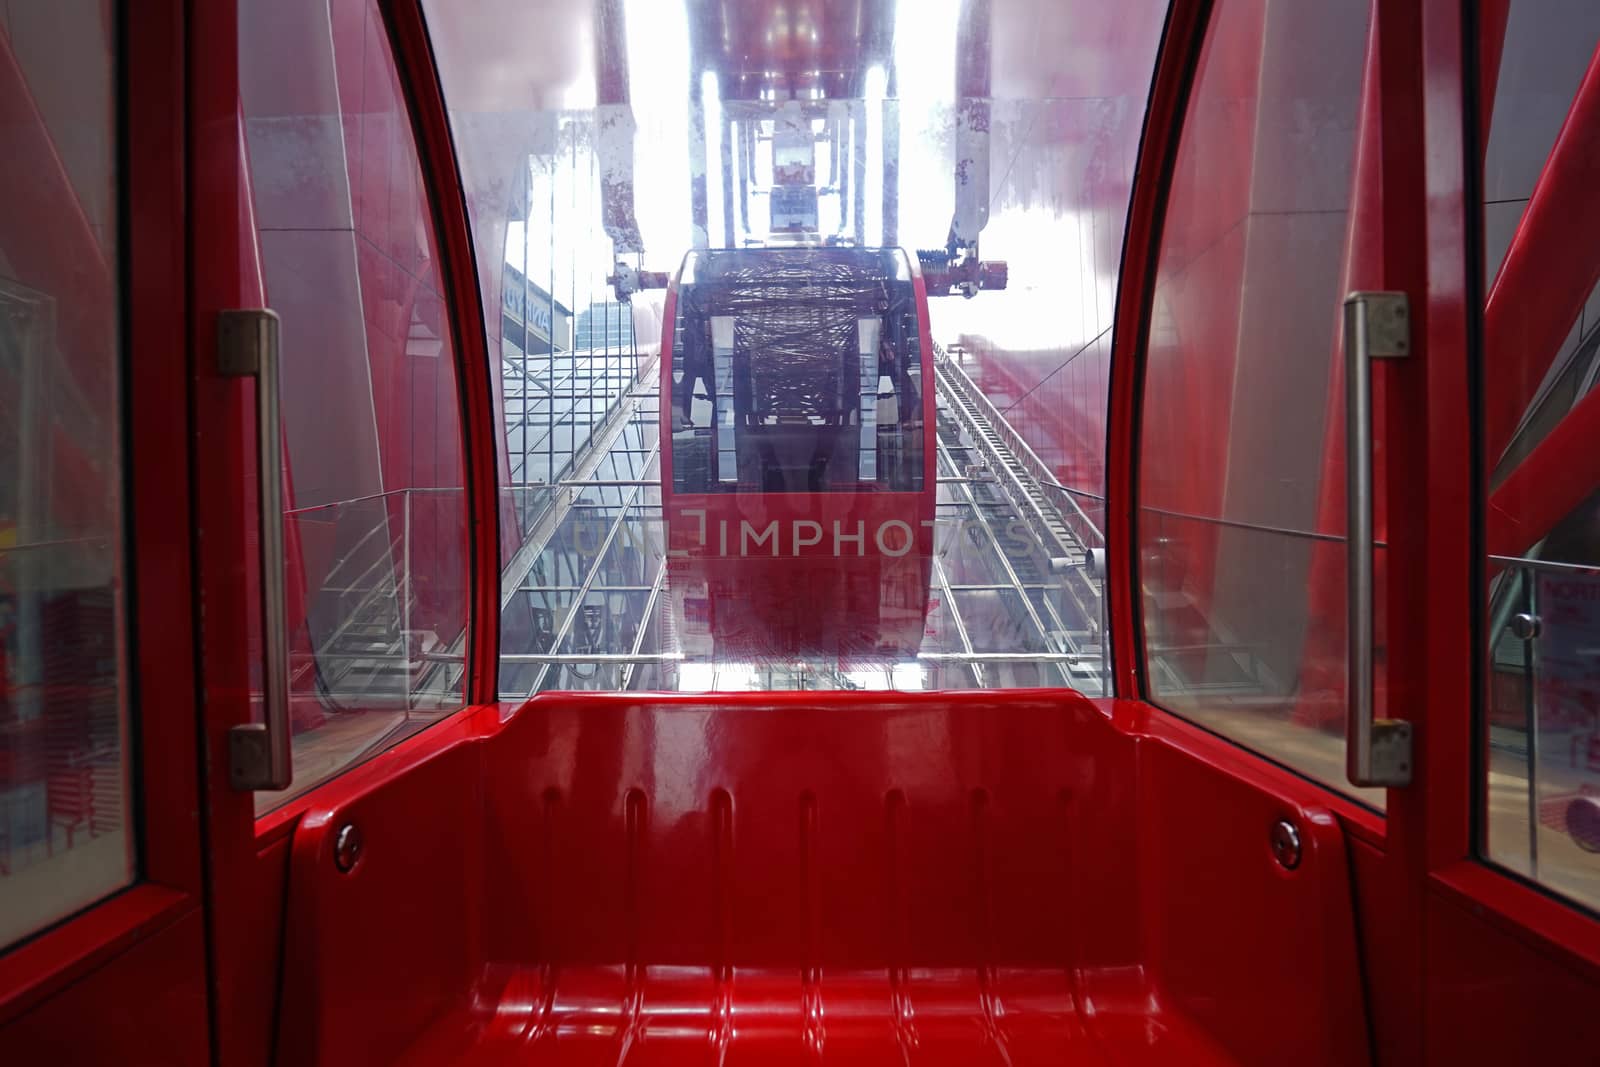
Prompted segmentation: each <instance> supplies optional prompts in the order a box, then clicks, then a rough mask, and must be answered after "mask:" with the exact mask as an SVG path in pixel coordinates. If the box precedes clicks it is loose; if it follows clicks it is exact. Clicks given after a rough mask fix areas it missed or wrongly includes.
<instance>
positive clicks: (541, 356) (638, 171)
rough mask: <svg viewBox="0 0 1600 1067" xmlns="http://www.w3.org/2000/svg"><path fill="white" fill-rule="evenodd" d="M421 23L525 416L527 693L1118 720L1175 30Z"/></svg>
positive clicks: (493, 8) (514, 395) (1144, 9)
mask: <svg viewBox="0 0 1600 1067" xmlns="http://www.w3.org/2000/svg"><path fill="white" fill-rule="evenodd" d="M423 6H424V9H425V10H426V11H427V12H428V14H429V16H430V22H431V27H430V29H431V35H432V39H433V45H434V50H435V54H436V55H437V56H438V60H439V67H440V75H441V81H442V83H443V86H444V89H445V95H446V98H447V101H448V103H449V105H450V111H451V124H452V130H453V133H454V136H455V144H456V149H457V154H458V158H459V159H460V161H461V168H462V175H463V183H464V187H465V193H466V200H467V205H468V208H469V211H470V212H471V215H472V224H473V234H474V239H475V243H476V248H475V254H476V259H477V266H478V278H479V283H480V285H481V286H482V287H483V295H484V306H485V309H486V318H485V322H484V326H485V328H486V331H487V334H488V341H489V349H490V352H491V353H492V354H493V356H494V358H496V359H497V360H498V370H497V373H496V374H495V375H494V376H493V377H494V378H495V379H496V380H497V382H498V389H499V393H498V395H497V401H498V403H499V404H500V405H501V413H502V415H503V418H504V420H505V436H504V444H503V450H504V451H503V454H502V457H501V460H500V472H499V473H500V482H501V486H502V490H503V506H502V509H501V519H502V522H501V529H502V532H503V541H502V544H501V555H502V558H501V565H502V577H501V593H502V603H503V604H504V611H503V613H502V617H501V631H500V638H501V640H500V650H501V673H500V692H501V694H502V696H503V697H504V698H505V699H506V700H507V701H508V702H515V701H519V700H521V699H523V698H525V697H528V696H531V695H533V694H535V693H538V692H541V691H546V690H552V689H587V690H608V689H651V690H660V689H665V690H690V691H702V690H711V689H715V690H729V689H802V688H804V689H809V688H827V689H838V688H886V689H887V688H892V689H950V688H955V689H961V688H978V687H1000V686H1073V687H1077V688H1080V689H1084V690H1087V691H1089V692H1103V691H1104V687H1105V679H1106V677H1107V673H1106V669H1105V668H1106V662H1105V651H1106V645H1105V628H1104V625H1103V617H1102V604H1101V583H1102V579H1101V577H1100V575H1099V572H1098V570H1097V569H1096V567H1095V566H1094V563H1095V561H1096V560H1098V558H1099V553H1100V551H1101V550H1102V549H1103V547H1104V546H1103V539H1102V536H1101V531H1102V530H1103V529H1104V521H1103V497H1104V470H1105V464H1104V442H1105V411H1106V384H1107V374H1106V372H1107V364H1108V361H1109V358H1110V327H1111V320H1112V315H1113V307H1112V304H1113V297H1114V293H1115V290H1116V281H1117V270H1118V267H1119V261H1120V255H1121V244H1122V227H1123V222H1124V218H1125V216H1126V212H1127V196H1128V191H1129V188H1130V185H1131V181H1132V172H1131V165H1132V160H1133V158H1134V155H1135V150H1136V148H1137V142H1138V137H1139V128H1140V118H1141V116H1142V113H1143V107H1144V102H1145V99H1146V96H1147V95H1148V91H1149V80H1150V72H1151V68H1152V64H1153V60H1154V56H1155V49H1156V44H1157V40H1158V37H1159V35H1160V31H1161V25H1162V19H1163V16H1164V13H1165V3H1164V2H1162V0H1138V2H1133V3H1124V4H1119V5H1101V6H1100V8H1095V6H1094V5H1088V7H1084V8H1083V9H1081V10H1072V11H1068V10H1067V9H1066V8H1065V7H1064V6H1063V5H1051V4H1042V5H1040V4H1012V3H1003V4H1002V3H997V4H993V5H981V8H982V9H983V10H984V11H987V12H988V14H987V17H988V18H989V23H988V24H987V25H980V24H979V20H978V18H977V14H976V13H977V12H978V11H979V10H980V6H979V5H971V4H963V3H962V2H961V0H891V2H886V3H874V4H868V5H865V6H861V7H860V11H859V16H860V17H859V20H858V18H857V6H856V5H848V4H847V5H828V4H823V5H815V4H813V5H811V6H810V7H809V8H806V7H805V5H801V6H799V7H794V6H793V5H791V7H790V8H789V9H788V10H789V11H790V14H789V15H785V14H784V12H783V10H780V8H773V7H771V6H770V5H759V4H728V3H717V2H712V0H594V2H593V3H586V4H580V5H578V7H577V8H576V9H575V8H574V7H573V5H572V4H571V3H569V2H568V0H525V2H522V3H518V4H514V5H507V4H503V3H488V2H483V0H448V2H446V0H425V2H424V5H423ZM1080 7H1081V5H1080ZM991 8H992V10H990V9H991ZM1089 8H1094V10H1089ZM1102 9H1103V10H1102ZM575 10H577V11H581V12H584V13H586V15H587V17H585V15H580V16H578V17H574V15H573V13H574V11H575ZM964 11H965V12H968V13H969V14H970V15H971V17H968V18H966V19H965V20H964V19H963V12H964ZM469 12H470V15H469V14H468V13H469ZM819 57H825V61H822V60H820V59H819ZM980 241H981V244H980ZM669 284H670V285H671V286H672V288H671V289H669V288H668V287H669ZM980 289H981V290H982V291H979V290H980ZM924 293H925V294H926V297H925V296H924ZM669 294H670V295H669ZM963 294H965V295H970V296H972V299H962V295H963Z"/></svg>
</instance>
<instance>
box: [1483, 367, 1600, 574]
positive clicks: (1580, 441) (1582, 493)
mask: <svg viewBox="0 0 1600 1067" xmlns="http://www.w3.org/2000/svg"><path fill="white" fill-rule="evenodd" d="M1596 486H1600V391H1590V392H1589V393H1588V394H1586V395H1585V396H1584V398H1583V399H1582V400H1580V401H1578V403H1577V405H1576V406H1574V407H1573V409H1572V410H1571V411H1570V412H1568V413H1567V417H1566V418H1564V419H1562V420H1561V421H1560V422H1559V423H1557V424H1556V426H1555V429H1553V430H1551V431H1550V433H1549V435H1548V436H1547V437H1545V439H1544V440H1543V441H1540V442H1539V446H1538V447H1537V448H1535V449H1534V450H1533V451H1532V452H1531V453H1530V454H1529V455H1528V457H1527V458H1526V459H1524V460H1523V461H1522V462H1521V463H1520V464H1518V465H1517V468H1516V470H1514V471H1512V472H1511V475H1510V476H1509V477H1508V478H1506V480H1505V481H1504V482H1503V483H1502V484H1501V485H1500V488H1498V489H1496V490H1495V491H1494V495H1493V496H1492V497H1491V498H1490V501H1489V530H1488V539H1489V552H1490V553H1491V554H1493V555H1496V556H1522V555H1526V554H1527V552H1528V550H1529V549H1530V548H1532V547H1533V546H1534V545H1536V544H1538V543H1539V541H1541V540H1543V539H1544V537H1545V536H1546V535H1547V534H1549V532H1550V531H1551V530H1552V529H1553V528H1554V527H1555V525H1556V523H1558V522H1560V521H1561V520H1562V519H1564V518H1566V517H1567V516H1568V515H1569V514H1571V513H1572V510H1573V509H1574V508H1576V507H1577V506H1578V505H1579V504H1582V503H1583V502H1584V501H1585V500H1587V499H1588V498H1589V496H1590V495H1591V494H1592V493H1594V492H1595V487H1596Z"/></svg>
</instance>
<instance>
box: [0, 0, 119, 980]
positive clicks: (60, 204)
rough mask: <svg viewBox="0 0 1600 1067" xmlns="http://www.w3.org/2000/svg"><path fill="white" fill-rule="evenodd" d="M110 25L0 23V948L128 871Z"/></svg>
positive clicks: (88, 15) (25, 18) (104, 15)
mask: <svg viewBox="0 0 1600 1067" xmlns="http://www.w3.org/2000/svg"><path fill="white" fill-rule="evenodd" d="M110 17H111V16H110V14H109V11H108V9H107V8H106V7H105V6H104V5H74V6H73V7H72V8H71V10H61V11H57V10H55V9H54V7H53V6H52V5H34V6H30V7H28V8H25V9H24V8H19V9H18V10H17V11H15V12H14V13H13V14H12V16H11V17H10V18H8V19H4V20H0V57H3V59H4V61H5V62H7V63H13V62H14V63H15V69H16V70H17V71H18V72H19V73H20V74H21V82H20V84H17V83H12V84H11V86H10V87H9V88H7V89H5V90H0V96H4V97H5V98H4V100H3V103H4V104H5V105H6V106H5V111H6V115H7V118H6V120H5V124H4V133H3V139H4V143H5V149H4V151H5V152H6V154H7V156H8V157H9V158H8V159H7V162H6V166H7V167H9V168H12V170H13V171H14V173H16V174H20V175H24V176H25V178H26V181H27V182H28V183H29V188H28V195H27V197H26V198H19V199H11V200H7V201H6V202H4V203H0V224H3V225H0V952H3V951H4V950H5V949H6V947H7V946H9V945H10V944H12V943H13V942H15V941H17V940H18V939H20V938H23V937H27V936H28V935H30V934H32V933H34V932H36V931H38V930H40V929H42V928H43V927H45V926H47V925H49V924H50V923H53V922H55V921H57V920H59V919H62V918H64V917H66V916H68V915H70V914H72V913H73V912H75V911H78V910H79V909H81V908H84V907H86V906H88V905H90V904H93V903H94V902H95V901H97V900H99V899H100V898H102V897H104V896H106V895H108V894H110V893H112V892H114V891H115V890H117V889H119V888H121V887H122V886H125V885H127V884H128V883H129V882H130V881H132V879H133V877H134V862H135V861H134V857H135V840H134V833H133V831H134V824H133V819H132V811H131V809H130V806H129V792H128V790H129V781H128V766H129V764H128V736H127V735H128V698H129V694H128V691H127V687H126V683H125V664H126V661H127V648H126V632H127V629H126V625H127V624H126V619H127V604H126V600H125V589H126V585H125V581H124V569H123V568H124V560H123V536H124V514H125V511H124V504H123V499H122V492H121V483H122V472H123V466H122V447H121V442H122V424H121V419H120V417H119V404H120V399H121V398H120V389H119V381H120V378H121V365H122V364H121V358H120V347H119V345H120V340H119V337H118V313H119V309H120V307H121V291H120V286H121V279H120V277H119V275H118V271H117V267H116V264H117V240H116V234H117V218H116V213H115V206H114V205H115V203H116V189H117V180H118V176H117V173H116V170H115V158H116V136H115V131H116V128H117V126H116V110H115V98H114V95H113V89H112V75H113V72H114V70H115V66H114V64H113V61H112V55H111V51H110V42H111V41H112V40H113V39H114V34H113V32H112V25H111V23H110V21H109V19H110ZM67 62H70V64H71V67H72V70H73V72H74V76H75V77H74V79H73V81H72V82H70V83H67V82H63V80H62V79H61V78H60V77H59V76H58V75H57V71H59V69H60V68H61V66H62V64H64V63H67ZM8 93H9V94H15V93H20V94H21V96H22V99H20V100H18V99H13V98H12V97H10V96H5V94H8Z"/></svg>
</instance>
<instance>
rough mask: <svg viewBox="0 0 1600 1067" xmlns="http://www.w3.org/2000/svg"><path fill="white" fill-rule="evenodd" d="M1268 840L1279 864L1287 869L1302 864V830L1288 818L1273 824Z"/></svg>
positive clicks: (1289, 869) (1292, 868) (1290, 869)
mask: <svg viewBox="0 0 1600 1067" xmlns="http://www.w3.org/2000/svg"><path fill="white" fill-rule="evenodd" d="M1268 840H1269V842H1270V843H1271V845H1272V855H1273V858H1274V859H1276V860H1277V861H1278V866H1280V867H1282V868H1283V869H1284V870H1286V871H1292V870H1294V869H1295V868H1296V867H1298V866H1300V831H1299V830H1297V829H1296V828H1295V825H1294V823H1292V822H1290V821H1289V820H1288V819H1279V820H1278V821H1277V822H1275V823H1273V824H1272V834H1271V836H1270V838H1269V839H1268Z"/></svg>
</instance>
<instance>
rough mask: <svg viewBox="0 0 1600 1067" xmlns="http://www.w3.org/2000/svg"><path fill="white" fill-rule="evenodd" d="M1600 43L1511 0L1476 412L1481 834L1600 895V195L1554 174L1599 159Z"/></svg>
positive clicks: (1573, 24)
mask: <svg viewBox="0 0 1600 1067" xmlns="http://www.w3.org/2000/svg"><path fill="white" fill-rule="evenodd" d="M1597 42H1600V8H1596V7H1594V5H1586V4H1577V5H1571V6H1569V7H1564V8H1561V9H1560V10H1559V11H1545V12H1538V11H1534V10H1532V9H1531V8H1528V7H1526V6H1518V5H1512V10H1511V13H1510V15H1509V17H1508V19H1507V22H1506V25H1505V34H1504V41H1503V47H1502V51H1501V54H1500V55H1499V56H1498V64H1497V68H1496V69H1498V72H1499V77H1498V81H1497V83H1496V84H1493V85H1486V86H1485V87H1484V103H1483V107H1484V109H1485V112H1486V114H1487V115H1488V116H1489V117H1490V119H1491V124H1490V127H1489V136H1488V141H1487V144H1486V146H1485V153H1484V171H1483V177H1484V183H1483V189H1484V200H1485V202H1484V205H1483V223H1484V235H1485V245H1486V248H1485V252H1486V255H1485V261H1484V270H1485V275H1486V278H1487V280H1488V281H1489V282H1490V286H1489V290H1488V300H1487V303H1486V307H1485V309H1484V330H1483V339H1484V351H1483V360H1482V367H1483V375H1484V378H1483V388H1482V390H1481V391H1480V395H1481V397H1482V408H1481V410H1480V411H1479V412H1477V415H1478V419H1479V426H1478V428H1479V431H1480V432H1479V435H1478V440H1479V441H1481V442H1482V447H1483V450H1484V452H1483V456H1482V459H1483V469H1485V470H1486V471H1488V472H1489V473H1488V477H1487V486H1486V490H1487V496H1486V500H1487V504H1488V507H1487V508H1486V509H1485V512H1484V530H1483V533H1484V538H1485V540H1486V542H1487V545H1488V559H1487V561H1486V575H1487V578H1488V588H1487V592H1488V596H1487V602H1486V604H1485V605H1484V607H1485V609H1486V612H1487V638H1488V640H1487V648H1486V650H1485V651H1486V654H1487V660H1488V663H1487V666H1488V670H1487V671H1486V672H1485V678H1486V686H1485V692H1484V694H1483V702H1484V708H1485V716H1484V718H1485V722H1484V723H1483V729H1482V731H1481V733H1480V735H1479V738H1480V743H1482V744H1484V745H1486V746H1487V752H1486V754H1485V756H1484V759H1483V763H1482V765H1483V767H1484V769H1485V775H1486V782H1485V783H1484V784H1485V786H1486V788H1485V789H1484V791H1483V796H1484V798H1485V804H1486V808H1487V811H1486V812H1484V813H1483V814H1484V818H1483V819H1482V821H1481V825H1482V827H1483V841H1482V842H1481V844H1482V848H1483V850H1484V852H1485V853H1486V855H1487V856H1488V858H1489V859H1491V860H1493V861H1494V862H1496V863H1498V864H1500V865H1502V866H1504V867H1507V868H1509V869H1511V870H1514V871H1516V872H1518V873H1519V874H1522V875H1524V876H1526V877H1529V878H1533V879H1536V880H1537V881H1538V882H1540V883H1541V884H1543V885H1544V886H1545V887H1547V888H1549V889H1551V890H1553V891H1555V892H1557V893H1560V894H1563V895H1565V896H1567V897H1569V898H1571V899H1573V900H1575V901H1578V902H1580V903H1583V904H1587V905H1588V906H1589V907H1591V908H1597V909H1600V534H1597V531H1600V493H1597V490H1600V468H1597V467H1596V465H1595V462H1594V457H1595V456H1597V455H1600V432H1597V431H1600V426H1597V423H1596V421H1595V413H1596V411H1597V408H1596V406H1595V405H1596V403H1597V401H1600V398H1597V396H1596V394H1595V392H1594V385H1595V382H1596V377H1597V375H1600V289H1597V288H1596V287H1595V284H1594V280H1595V278H1596V276H1597V272H1596V266H1597V265H1600V256H1597V253H1596V251H1595V246H1594V242H1593V240H1592V239H1591V238H1590V236H1588V235H1585V234H1583V233H1582V232H1580V231H1579V230H1576V229H1574V226H1573V224H1572V220H1573V218H1575V217H1585V218H1588V217H1592V209H1593V205H1594V197H1595V195H1596V194H1595V190H1594V188H1593V183H1592V182H1585V181H1581V180H1580V181H1578V182H1576V183H1563V182H1562V181H1556V180H1547V179H1549V178H1552V177H1554V176H1560V175H1567V176H1569V177H1570V176H1571V175H1574V174H1581V173H1586V172H1587V171H1588V170H1592V167H1593V159H1594V148H1595V145H1596V144H1597V143H1600V129H1597V128H1595V123H1594V122H1593V120H1592V115H1593V102H1594V101H1593V96H1594V93H1593V89H1594V85H1593V84H1592V81H1593V79H1592V77H1591V74H1592V70H1593V68H1592V66H1591V63H1592V61H1593V58H1594V55H1595V47H1596V44H1597ZM1586 79H1587V80H1586ZM1585 100H1587V103H1586V104H1583V103H1580V102H1582V101H1585ZM1586 115H1587V116H1589V117H1588V118H1585V117H1584V116H1586ZM1558 134H1559V136H1558Z"/></svg>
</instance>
